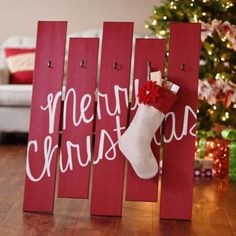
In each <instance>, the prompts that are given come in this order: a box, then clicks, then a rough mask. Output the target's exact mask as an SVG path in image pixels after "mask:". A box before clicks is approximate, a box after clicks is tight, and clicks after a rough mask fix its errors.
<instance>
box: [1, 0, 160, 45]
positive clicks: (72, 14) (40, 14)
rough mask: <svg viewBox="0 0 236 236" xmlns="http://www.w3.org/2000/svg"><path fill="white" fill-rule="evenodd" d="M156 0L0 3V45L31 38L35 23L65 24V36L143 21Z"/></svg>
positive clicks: (138, 29)
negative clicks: (105, 23) (18, 37)
mask: <svg viewBox="0 0 236 236" xmlns="http://www.w3.org/2000/svg"><path fill="white" fill-rule="evenodd" d="M159 2H160V1H158V0H20V1H19V0H7V1H1V14H0V29H1V30H0V43H2V42H3V41H4V40H5V39H6V38H8V37H10V36H16V35H27V36H34V35H35V34H36V28H37V21H38V20H67V21H68V23H69V24H68V33H71V32H77V31H82V30H89V29H94V28H101V27H102V23H103V21H134V22H135V31H136V32H138V33H142V34H145V33H147V31H146V29H145V28H144V21H145V20H147V19H148V17H149V16H150V15H151V14H152V9H153V6H154V5H157V4H158V3H159Z"/></svg>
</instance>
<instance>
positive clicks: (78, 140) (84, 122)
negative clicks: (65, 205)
mask: <svg viewBox="0 0 236 236" xmlns="http://www.w3.org/2000/svg"><path fill="white" fill-rule="evenodd" d="M98 42H99V40H98V38H72V39H70V48H69V61H68V77H67V84H66V96H65V100H64V113H63V133H62V148H61V149H62V156H61V159H60V174H59V187H58V196H59V197H71V198H88V192H89V175H90V163H91V162H90V161H91V145H92V129H93V120H94V103H95V86H96V78H97V60H98Z"/></svg>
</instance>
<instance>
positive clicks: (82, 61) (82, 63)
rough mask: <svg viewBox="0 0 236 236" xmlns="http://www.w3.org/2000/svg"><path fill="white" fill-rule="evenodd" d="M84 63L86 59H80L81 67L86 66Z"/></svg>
mask: <svg viewBox="0 0 236 236" xmlns="http://www.w3.org/2000/svg"><path fill="white" fill-rule="evenodd" d="M84 64H85V61H84V60H81V61H80V67H82V68H85V66H84Z"/></svg>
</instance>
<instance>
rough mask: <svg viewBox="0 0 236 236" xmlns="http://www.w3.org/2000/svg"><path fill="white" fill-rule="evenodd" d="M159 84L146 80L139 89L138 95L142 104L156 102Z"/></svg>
mask: <svg viewBox="0 0 236 236" xmlns="http://www.w3.org/2000/svg"><path fill="white" fill-rule="evenodd" d="M160 88H161V87H160V86H158V85H157V84H156V82H154V81H147V82H146V83H145V84H144V85H143V87H142V88H140V89H139V93H138V97H139V101H140V103H143V104H153V103H154V104H156V103H157V102H158V98H159V97H160V96H161V95H160V93H159V90H160Z"/></svg>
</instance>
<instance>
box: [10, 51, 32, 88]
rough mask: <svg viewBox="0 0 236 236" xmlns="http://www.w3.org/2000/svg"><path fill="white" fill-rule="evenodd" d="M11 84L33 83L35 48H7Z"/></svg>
mask: <svg viewBox="0 0 236 236" xmlns="http://www.w3.org/2000/svg"><path fill="white" fill-rule="evenodd" d="M5 54H6V60H7V64H8V68H9V71H10V74H11V80H10V83H11V84H32V81H33V69H34V59H35V48H5Z"/></svg>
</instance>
